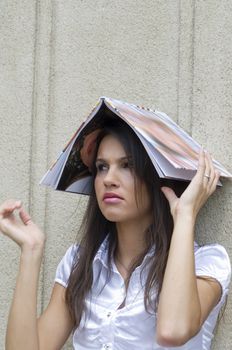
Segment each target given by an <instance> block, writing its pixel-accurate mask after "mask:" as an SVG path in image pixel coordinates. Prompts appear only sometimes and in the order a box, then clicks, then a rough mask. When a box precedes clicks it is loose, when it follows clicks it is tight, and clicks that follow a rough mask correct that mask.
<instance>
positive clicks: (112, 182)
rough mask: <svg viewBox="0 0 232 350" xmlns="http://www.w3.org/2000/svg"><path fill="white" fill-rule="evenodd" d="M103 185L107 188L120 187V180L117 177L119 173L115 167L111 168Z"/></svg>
mask: <svg viewBox="0 0 232 350" xmlns="http://www.w3.org/2000/svg"><path fill="white" fill-rule="evenodd" d="M103 183H104V185H105V187H118V186H119V179H118V176H117V171H116V170H115V169H114V167H110V168H109V169H108V171H107V173H106V174H105V176H104V179H103Z"/></svg>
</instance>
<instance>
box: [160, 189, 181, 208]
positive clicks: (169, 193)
mask: <svg viewBox="0 0 232 350" xmlns="http://www.w3.org/2000/svg"><path fill="white" fill-rule="evenodd" d="M161 191H162V192H163V194H164V195H165V197H166V198H167V200H168V202H169V204H170V206H171V204H172V203H173V202H174V201H175V200H176V199H177V196H176V194H175V192H174V191H173V190H172V189H171V188H170V187H161Z"/></svg>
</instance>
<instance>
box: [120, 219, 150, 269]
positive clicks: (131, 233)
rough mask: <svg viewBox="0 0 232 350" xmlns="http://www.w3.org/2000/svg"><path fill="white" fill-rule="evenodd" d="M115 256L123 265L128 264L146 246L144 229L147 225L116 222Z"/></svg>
mask: <svg viewBox="0 0 232 350" xmlns="http://www.w3.org/2000/svg"><path fill="white" fill-rule="evenodd" d="M116 227H117V235H118V246H117V252H116V255H117V258H118V259H119V260H120V261H121V262H122V263H123V264H124V265H125V266H130V265H131V263H133V262H134V261H135V260H136V259H137V258H138V256H140V255H141V254H142V253H143V252H144V250H145V247H146V242H145V230H146V228H147V225H146V226H145V225H143V224H138V223H136V224H135V223H117V224H116Z"/></svg>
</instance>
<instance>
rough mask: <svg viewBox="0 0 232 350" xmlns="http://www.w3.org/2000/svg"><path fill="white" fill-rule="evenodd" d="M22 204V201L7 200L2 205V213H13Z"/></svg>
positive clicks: (0, 213)
mask: <svg viewBox="0 0 232 350" xmlns="http://www.w3.org/2000/svg"><path fill="white" fill-rule="evenodd" d="M21 206H22V202H21V201H19V200H18V201H14V200H7V201H5V202H4V203H3V204H2V205H1V207H0V215H2V216H7V215H10V214H11V213H13V211H14V210H15V209H19V208H20V207H21Z"/></svg>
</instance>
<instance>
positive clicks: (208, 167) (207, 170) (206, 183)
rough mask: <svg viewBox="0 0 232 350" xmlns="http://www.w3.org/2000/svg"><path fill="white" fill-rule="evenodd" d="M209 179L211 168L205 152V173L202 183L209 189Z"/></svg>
mask: <svg viewBox="0 0 232 350" xmlns="http://www.w3.org/2000/svg"><path fill="white" fill-rule="evenodd" d="M210 178H211V166H210V161H209V154H208V152H205V173H204V178H203V183H204V185H205V187H207V188H208V187H209V186H208V185H209V182H210Z"/></svg>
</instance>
